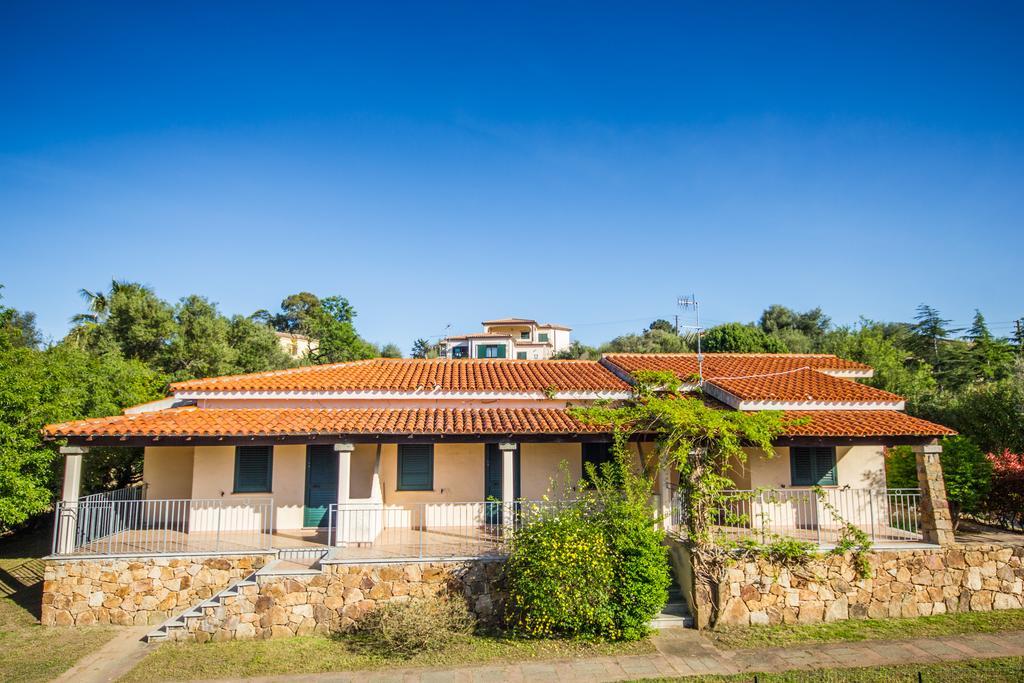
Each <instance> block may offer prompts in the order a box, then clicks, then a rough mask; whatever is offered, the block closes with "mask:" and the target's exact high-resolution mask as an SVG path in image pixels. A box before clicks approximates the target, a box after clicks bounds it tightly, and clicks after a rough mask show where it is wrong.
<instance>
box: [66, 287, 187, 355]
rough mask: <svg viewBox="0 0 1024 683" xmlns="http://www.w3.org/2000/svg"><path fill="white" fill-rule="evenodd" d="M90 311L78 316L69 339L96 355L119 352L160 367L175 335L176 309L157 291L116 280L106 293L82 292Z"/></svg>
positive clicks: (75, 317) (75, 318)
mask: <svg viewBox="0 0 1024 683" xmlns="http://www.w3.org/2000/svg"><path fill="white" fill-rule="evenodd" d="M81 294H82V296H83V298H85V299H86V301H87V302H88V312H86V313H82V314H79V315H76V316H74V317H73V318H72V319H71V321H72V323H73V324H74V325H75V326H74V328H72V330H71V332H70V333H69V334H68V337H67V338H66V339H67V340H68V341H69V342H72V343H76V344H77V345H78V346H79V347H80V348H84V349H86V350H88V351H90V352H91V353H94V354H107V353H117V354H120V355H121V356H123V357H125V358H130V359H133V360H140V361H142V362H143V363H146V364H148V365H151V366H159V365H160V361H161V357H162V356H163V355H164V353H165V350H166V347H167V345H168V343H169V342H170V339H171V337H172V335H173V334H174V326H175V325H174V308H173V307H172V306H171V305H170V304H168V303H167V302H165V301H162V300H161V299H159V298H157V296H156V294H154V293H153V290H152V289H150V288H149V287H146V286H144V285H141V284H138V283H135V282H124V281H119V280H114V281H112V282H111V283H110V291H109V292H106V293H96V292H90V291H88V290H84V289H83V290H81Z"/></svg>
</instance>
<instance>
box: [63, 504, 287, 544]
mask: <svg viewBox="0 0 1024 683" xmlns="http://www.w3.org/2000/svg"><path fill="white" fill-rule="evenodd" d="M273 512H274V500H273V498H255V499H248V498H212V499H189V498H180V499H165V500H143V499H134V500H133V499H120V500H102V499H100V500H96V499H92V500H85V499H82V500H78V501H61V502H59V503H57V510H56V519H55V523H54V529H53V553H54V554H56V555H132V554H139V553H143V554H175V553H194V552H235V551H247V550H269V549H270V545H271V537H272V536H271V529H272V528H273Z"/></svg>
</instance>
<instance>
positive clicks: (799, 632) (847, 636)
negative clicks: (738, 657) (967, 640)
mask: <svg viewBox="0 0 1024 683" xmlns="http://www.w3.org/2000/svg"><path fill="white" fill-rule="evenodd" d="M1016 630H1020V631H1024V610H1021V609H1014V610H1000V611H998V612H966V613H963V614H939V615H935V616H931V617H914V618H910V619H865V620H858V619H851V620H850V621H837V622H833V623H831V624H807V625H801V626H798V625H783V626H751V627H749V628H731V629H723V630H721V631H709V632H708V633H707V635H708V637H710V638H711V640H712V641H714V643H715V645H716V646H717V647H719V648H723V649H729V650H743V649H750V648H763V647H785V646H787V645H800V644H802V643H830V642H838V641H850V640H896V639H901V638H927V637H930V636H949V635H956V634H958V633H992V632H995V631H1016Z"/></svg>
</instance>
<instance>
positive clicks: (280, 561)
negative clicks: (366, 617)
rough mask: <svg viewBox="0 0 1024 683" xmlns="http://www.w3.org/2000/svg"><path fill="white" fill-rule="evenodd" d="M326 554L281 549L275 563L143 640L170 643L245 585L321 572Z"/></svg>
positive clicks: (265, 566)
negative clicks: (195, 620)
mask: <svg viewBox="0 0 1024 683" xmlns="http://www.w3.org/2000/svg"><path fill="white" fill-rule="evenodd" d="M327 554H328V551H326V550H323V549H321V548H290V549H287V550H281V551H279V553H278V558H277V559H276V560H271V561H270V562H268V563H267V564H265V565H264V566H263V567H262V568H260V569H258V570H256V571H255V572H253V573H252V574H250V575H249V576H247V577H245V578H244V579H241V580H239V581H236V582H235V583H233V584H231V585H230V586H228V587H227V588H225V589H224V590H222V591H220V592H219V593H217V594H215V595H213V596H212V597H210V598H208V599H206V600H203V601H202V602H200V603H199V604H198V605H194V606H192V607H190V608H188V609H187V610H185V611H184V612H182V613H181V614H179V615H177V616H174V617H171V618H170V619H168V620H167V621H165V622H164V623H162V624H160V625H159V626H157V627H156V628H155V629H153V630H152V631H150V632H149V633H148V634H146V636H145V638H143V640H145V641H146V642H149V643H158V642H162V641H166V640H173V639H174V638H175V637H176V636H178V635H179V634H183V633H185V632H187V631H188V626H189V620H191V619H202V618H204V617H205V616H206V614H205V610H207V609H210V608H216V607H221V606H222V605H223V604H224V602H225V601H226V600H228V599H229V598H235V597H238V596H239V595H241V594H242V590H243V589H244V588H245V587H246V586H256V585H258V581H259V577H261V576H274V577H279V576H315V575H317V574H322V573H323V567H322V566H321V565H320V561H321V560H323V559H324V558H325V557H326V556H327Z"/></svg>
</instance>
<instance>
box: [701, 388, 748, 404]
mask: <svg viewBox="0 0 1024 683" xmlns="http://www.w3.org/2000/svg"><path fill="white" fill-rule="evenodd" d="M703 389H704V393H705V394H707V395H708V396H710V397H711V398H715V399H718V400H719V401H721V402H722V403H724V404H725V405H727V406H729V407H730V408H732V409H733V410H739V409H740V408H739V406H740V403H741V401H740V397H739V396H736V395H735V394H730V393H729V392H728V391H726V390H725V389H723V388H722V387H720V386H718V385H717V384H712V383H711V382H704V387H703Z"/></svg>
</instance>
